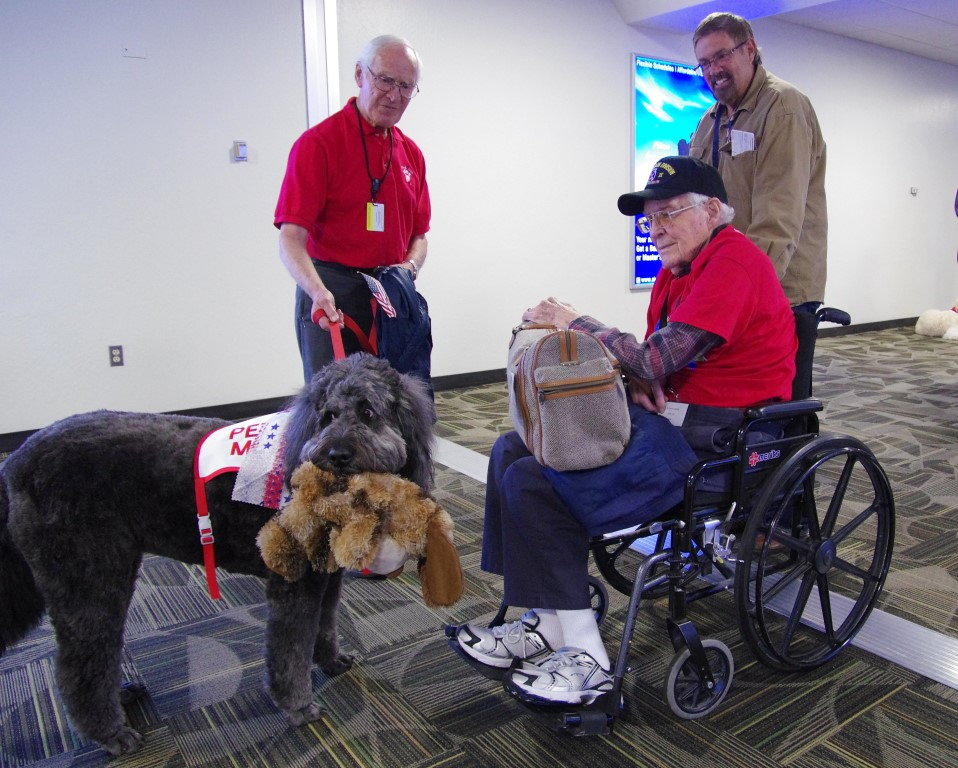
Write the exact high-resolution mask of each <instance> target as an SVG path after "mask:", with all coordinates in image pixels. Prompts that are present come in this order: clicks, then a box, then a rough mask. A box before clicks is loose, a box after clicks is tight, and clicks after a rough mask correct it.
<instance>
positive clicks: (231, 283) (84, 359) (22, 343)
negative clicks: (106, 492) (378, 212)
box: [0, 0, 306, 433]
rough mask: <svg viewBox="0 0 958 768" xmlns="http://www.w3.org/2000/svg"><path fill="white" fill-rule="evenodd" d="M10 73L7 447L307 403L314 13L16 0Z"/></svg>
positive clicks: (3, 393)
mask: <svg viewBox="0 0 958 768" xmlns="http://www.w3.org/2000/svg"><path fill="white" fill-rule="evenodd" d="M124 46H127V47H129V48H131V49H133V51H134V52H138V53H142V52H144V51H145V54H146V58H128V57H124V56H123V55H122V53H121V52H122V49H123V47H124ZM0 57H2V64H0V105H2V107H0V108H2V110H3V116H2V117H0V146H2V147H3V150H4V151H3V156H2V159H0V176H2V178H3V183H2V184H0V361H2V363H0V365H2V374H0V376H2V378H0V433H6V432H15V431H20V430H26V429H32V428H36V427H39V426H42V425H43V424H45V423H47V422H49V421H51V420H53V419H56V418H59V417H61V416H65V415H68V414H70V413H73V412H76V411H82V410H89V409H93V408H98V407H107V408H114V409H132V410H151V411H163V410H173V409H180V408H191V407H201V406H204V405H213V404H220V403H230V402H242V401H246V400H252V399H259V398H262V397H267V396H278V395H283V394H286V393H288V392H292V391H293V389H294V388H295V387H296V386H297V384H300V383H301V381H302V373H301V370H302V369H301V366H300V364H299V363H298V361H297V353H296V345H295V342H294V341H293V336H292V327H293V326H292V309H291V302H292V288H291V282H290V280H289V277H288V275H287V274H286V273H285V271H284V270H283V268H282V266H281V265H280V262H279V259H278V256H277V245H276V230H275V229H274V228H273V226H272V213H273V208H274V206H275V204H276V193H277V191H278V188H279V182H280V180H281V179H282V174H283V171H284V169H285V166H286V158H287V154H288V152H289V146H290V145H291V144H292V142H293V141H294V140H295V138H296V136H298V134H299V133H300V132H301V131H302V130H303V129H305V127H306V116H305V115H306V110H305V77H304V73H303V32H302V22H301V10H300V0H201V1H194V0H163V1H162V2H156V0H152V1H151V0H84V2H71V1H70V0H3V4H2V10H0ZM234 140H244V141H246V142H247V143H248V149H249V161H248V162H246V163H233V162H231V160H230V149H231V147H232V143H233V141H234ZM111 344H121V345H123V347H124V352H125V357H126V364H125V365H124V366H123V367H122V368H111V367H110V366H109V356H108V347H109V345H111Z"/></svg>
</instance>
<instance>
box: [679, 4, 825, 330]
mask: <svg viewBox="0 0 958 768" xmlns="http://www.w3.org/2000/svg"><path fill="white" fill-rule="evenodd" d="M692 44H693V46H694V49H695V57H696V59H697V60H698V64H699V67H700V68H701V70H702V74H703V75H704V76H705V80H706V82H707V83H708V86H709V88H710V89H711V90H712V94H713V95H714V96H715V99H716V104H715V106H714V107H713V108H712V109H710V110H708V111H707V112H706V113H705V114H704V115H703V116H702V119H701V121H700V122H699V125H698V128H697V129H696V130H695V134H694V135H693V136H692V143H691V147H690V150H689V154H690V155H691V156H692V157H695V158H698V159H700V160H703V161H705V162H707V163H710V164H711V165H713V166H714V167H716V168H718V171H719V173H720V174H721V176H722V180H723V181H724V182H725V187H726V189H727V190H728V196H729V203H730V204H731V205H732V207H733V208H735V220H734V221H733V224H734V226H735V228H736V229H739V230H741V231H742V232H744V233H745V234H746V235H748V237H749V238H750V239H751V240H752V242H754V243H755V244H756V245H757V246H758V247H759V248H761V249H762V250H763V251H765V253H767V254H768V256H769V258H770V259H771V260H772V264H773V265H774V266H775V271H776V272H777V274H778V277H779V280H781V282H782V288H783V289H784V290H785V295H786V296H787V297H788V300H789V302H790V303H791V304H792V306H794V307H802V308H804V309H808V310H809V311H815V309H817V308H818V306H819V305H820V304H821V303H822V301H824V296H825V277H826V254H827V247H828V243H827V240H828V213H827V210H826V205H825V140H824V139H823V138H822V132H821V129H820V128H819V125H818V118H817V117H816V116H815V110H814V109H813V108H812V105H811V102H809V100H808V98H807V97H806V96H805V95H804V94H803V93H801V92H800V91H799V90H798V89H797V88H795V87H794V86H792V85H791V84H789V83H787V82H785V81H784V80H781V79H779V78H777V77H775V76H774V75H772V74H770V73H769V72H767V71H766V70H765V68H764V67H763V66H762V57H761V54H760V52H759V49H758V44H757V43H756V42H755V37H754V35H753V33H752V27H751V25H750V24H749V23H748V21H746V20H745V19H743V18H742V17H741V16H736V15H735V14H732V13H713V14H711V15H709V16H707V17H706V18H705V19H703V20H702V22H701V23H700V24H699V26H698V27H697V28H696V30H695V32H694V34H693V36H692Z"/></svg>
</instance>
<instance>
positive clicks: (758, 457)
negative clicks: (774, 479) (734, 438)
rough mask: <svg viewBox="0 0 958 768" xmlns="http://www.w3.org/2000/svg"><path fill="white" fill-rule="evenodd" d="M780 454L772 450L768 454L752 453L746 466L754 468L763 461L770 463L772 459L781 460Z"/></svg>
mask: <svg viewBox="0 0 958 768" xmlns="http://www.w3.org/2000/svg"><path fill="white" fill-rule="evenodd" d="M781 456H782V452H781V451H779V450H777V449H775V448H773V449H772V450H770V451H769V452H768V453H758V452H757V451H752V453H751V455H750V456H749V457H748V465H749V466H750V467H754V466H756V465H758V464H761V463H762V462H763V461H771V460H772V459H778V458H781Z"/></svg>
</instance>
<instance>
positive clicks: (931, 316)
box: [915, 301, 958, 341]
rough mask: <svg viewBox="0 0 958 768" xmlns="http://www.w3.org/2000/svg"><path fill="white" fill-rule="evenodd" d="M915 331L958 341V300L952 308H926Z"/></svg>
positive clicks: (923, 334)
mask: <svg viewBox="0 0 958 768" xmlns="http://www.w3.org/2000/svg"><path fill="white" fill-rule="evenodd" d="M915 333H918V334H921V335H922V336H935V337H939V336H940V337H941V338H943V339H944V340H945V341H958V301H956V302H955V306H953V307H952V308H951V309H926V310H925V311H924V312H922V313H921V314H920V315H919V316H918V322H917V323H915Z"/></svg>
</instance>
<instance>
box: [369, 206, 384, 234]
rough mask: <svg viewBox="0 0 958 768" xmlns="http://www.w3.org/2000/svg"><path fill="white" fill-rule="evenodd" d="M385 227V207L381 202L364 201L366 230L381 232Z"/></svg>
mask: <svg viewBox="0 0 958 768" xmlns="http://www.w3.org/2000/svg"><path fill="white" fill-rule="evenodd" d="M385 228H386V207H385V206H384V205H383V204H382V203H366V231H367V232H382V231H384V230H385Z"/></svg>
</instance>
